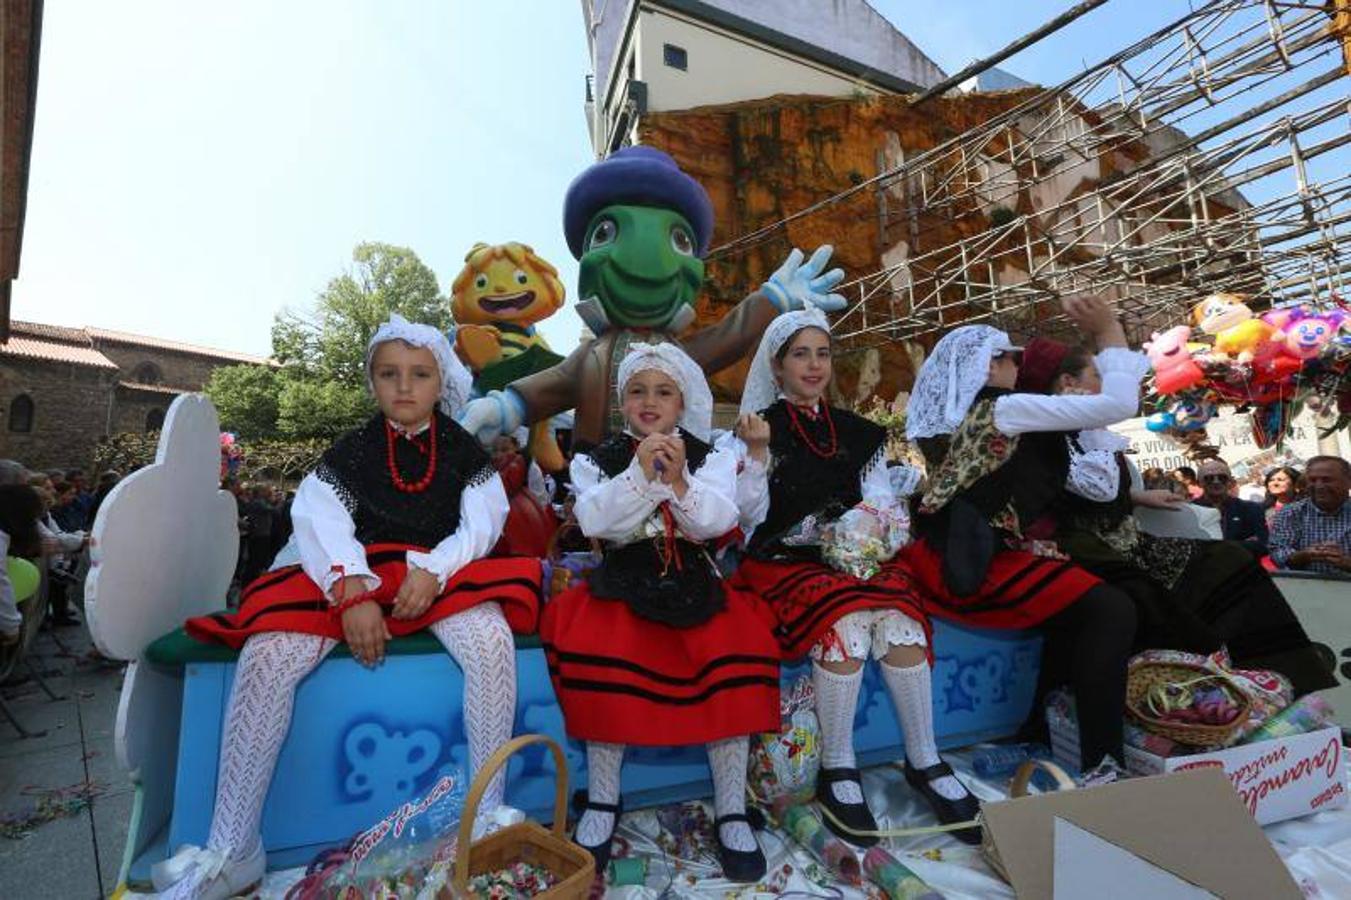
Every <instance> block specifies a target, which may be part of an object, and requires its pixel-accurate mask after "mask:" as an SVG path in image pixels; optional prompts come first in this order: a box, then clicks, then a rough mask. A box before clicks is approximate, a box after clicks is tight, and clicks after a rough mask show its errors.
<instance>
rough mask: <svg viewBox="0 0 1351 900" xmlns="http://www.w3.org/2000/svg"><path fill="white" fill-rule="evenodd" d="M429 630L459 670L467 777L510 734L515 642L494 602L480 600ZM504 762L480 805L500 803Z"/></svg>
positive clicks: (513, 715)
mask: <svg viewBox="0 0 1351 900" xmlns="http://www.w3.org/2000/svg"><path fill="white" fill-rule="evenodd" d="M431 632H432V634H434V635H436V639H437V640H439V641H440V642H441V643H442V644H443V645H444V646H445V648H446V650H447V651H449V652H450V655H451V657H452V658H453V659H454V660H455V662H456V663H458V664H459V666H460V669H461V670H462V671H463V672H464V730H465V732H466V734H467V735H468V738H469V764H470V767H471V769H472V771H471V772H470V773H469V777H470V778H473V777H474V776H475V775H476V774H478V770H479V768H480V767H481V766H482V765H483V764H484V763H485V762H486V761H487V759H488V757H489V756H492V755H493V752H494V751H496V750H497V748H498V747H501V746H502V745H503V744H505V743H506V742H507V741H509V740H511V732H512V728H513V726H514V724H515V720H516V643H515V641H514V640H513V639H512V636H511V627H510V626H509V625H507V620H506V618H505V617H504V616H503V615H502V608H501V607H500V606H498V605H497V604H496V603H491V602H489V603H480V604H479V605H478V606H474V607H471V608H469V609H466V610H465V611H464V612H461V613H456V614H455V615H453V616H448V617H447V618H444V619H441V620H440V621H438V622H435V623H433V624H432V626H431ZM506 774H507V773H506V768H505V767H503V769H502V770H501V771H499V772H498V773H497V775H496V776H495V777H494V778H493V780H492V782H491V783H490V784H489V785H488V790H487V791H485V792H484V794H483V801H482V802H481V803H480V805H479V808H480V809H481V810H483V811H485V812H487V811H489V810H492V809H493V808H495V807H497V806H499V805H501V803H502V795H503V791H504V788H505V785H506Z"/></svg>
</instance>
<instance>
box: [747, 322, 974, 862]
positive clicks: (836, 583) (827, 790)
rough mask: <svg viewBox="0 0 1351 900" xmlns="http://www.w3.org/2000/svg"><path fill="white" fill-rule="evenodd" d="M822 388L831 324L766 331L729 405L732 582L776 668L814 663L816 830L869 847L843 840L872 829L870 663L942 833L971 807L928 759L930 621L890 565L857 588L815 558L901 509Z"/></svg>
mask: <svg viewBox="0 0 1351 900" xmlns="http://www.w3.org/2000/svg"><path fill="white" fill-rule="evenodd" d="M830 377H831V360H830V326H829V325H828V324H827V322H826V318H825V316H824V315H823V314H822V313H821V312H820V311H819V310H807V311H803V312H790V313H785V314H784V315H781V316H779V317H778V318H776V319H775V320H774V321H773V322H772V323H770V326H769V328H768V329H767V330H766V331H765V336H764V338H763V339H762V340H761V342H760V347H759V349H758V350H757V351H756V354H755V359H754V360H753V361H752V363H751V368H750V372H749V373H748V375H747V377H746V387H745V391H744V393H743V395H742V400H741V413H742V418H741V421H740V422H739V423H738V431H739V432H740V433H741V435H742V436H743V438H744V439H745V440H746V442H747V443H748V444H749V445H750V449H749V451H748V454H747V460H746V464H745V467H744V468H743V471H742V475H741V479H740V482H741V483H740V485H739V497H738V500H739V504H740V507H741V527H742V531H743V532H745V533H746V534H748V536H749V538H748V542H747V556H746V558H745V559H744V560H743V561H742V563H741V566H740V568H739V569H738V570H737V574H736V579H737V580H738V582H739V583H741V584H744V585H745V586H746V587H747V588H748V589H749V590H752V591H754V592H755V593H757V594H758V595H759V596H760V597H762V598H763V599H764V600H765V602H766V603H767V605H768V606H769V607H770V608H771V609H773V611H774V613H775V615H776V617H777V620H778V623H779V625H778V629H777V631H778V636H779V642H780V645H781V648H782V651H783V654H784V658H785V659H800V658H802V657H803V656H810V657H811V659H812V680H813V684H814V686H815V689H816V713H817V718H818V719H819V720H820V723H821V771H820V774H819V775H818V777H817V787H816V795H817V800H818V802H820V803H821V804H822V805H823V806H824V807H825V808H826V809H828V810H829V811H830V812H831V814H832V817H833V818H832V817H827V819H826V824H827V826H828V827H830V828H832V829H834V830H836V831H837V833H838V834H839V835H840V836H841V837H842V838H844V839H845V840H847V841H850V842H851V843H854V844H857V845H859V846H869V845H871V844H875V843H876V842H877V838H876V837H872V836H867V835H865V836H860V835H859V834H856V833H855V832H873V831H876V830H877V822H876V820H875V819H874V817H873V814H872V812H871V810H869V808H868V805H867V803H866V802H865V800H864V797H863V790H862V784H861V782H860V777H859V771H858V767H857V762H856V760H855V757H854V713H855V710H856V707H857V705H858V693H859V687H860V685H861V684H862V681H863V666H864V664H865V662H866V661H867V660H868V658H869V657H872V658H873V659H875V660H877V664H878V669H879V671H880V673H881V675H882V679H883V681H884V682H885V683H886V685H887V689H888V691H889V692H890V694H891V698H892V701H893V703H894V705H895V708H896V714H897V717H898V718H899V719H900V721H901V727H902V729H903V731H904V732H905V747H906V760H907V764H906V777H907V779H908V780H909V781H910V783H911V784H912V785H914V787H915V789H916V790H917V791H919V792H920V793H921V794H922V795H923V796H924V797H925V799H926V800H927V801H928V802H929V804H930V805H931V806H932V807H933V809H934V812H935V814H936V815H937V816H938V817H939V819H941V820H942V821H944V822H961V821H969V820H971V819H972V818H974V817H975V814H976V812H977V808H978V806H977V803H976V800H975V798H973V797H972V796H971V794H970V793H969V792H968V791H967V790H966V787H965V786H964V785H963V784H962V783H961V782H960V781H958V780H957V778H956V776H954V775H953V773H952V770H951V769H950V768H949V767H948V766H947V764H946V763H944V762H943V760H942V759H941V758H940V757H939V755H938V749H937V746H936V744H935V741H934V730H933V700H932V683H931V674H930V670H929V665H930V662H931V659H932V655H931V653H930V646H929V637H930V630H929V619H928V616H927V615H925V613H924V608H923V606H924V604H923V601H922V599H921V598H920V596H919V594H918V593H917V592H916V590H915V587H914V585H913V583H912V581H911V578H910V574H909V572H908V571H907V570H906V567H905V565H904V564H903V563H901V562H899V561H897V560H896V559H894V558H893V559H888V560H886V561H884V562H882V563H881V568H880V571H878V572H877V573H876V574H875V575H873V577H871V578H869V579H867V580H862V579H860V578H858V577H855V576H854V575H853V574H851V573H849V572H845V571H838V570H837V569H835V568H832V567H831V566H829V565H827V563H826V560H825V558H824V554H825V551H824V549H823V545H822V541H821V536H820V528H821V526H824V525H828V524H829V523H831V522H832V521H833V520H836V519H838V518H839V517H840V516H841V515H843V514H844V513H846V512H848V511H850V510H853V509H860V508H861V509H865V510H869V511H871V512H873V513H874V514H875V515H876V516H877V517H878V519H879V520H880V521H883V522H885V521H889V520H895V519H898V518H899V515H898V510H899V509H900V508H902V507H903V504H904V503H905V499H904V498H902V497H898V496H897V495H896V492H895V490H894V489H893V487H892V481H891V478H890V476H889V473H888V471H887V466H886V430H885V429H884V428H882V427H881V426H880V425H877V424H875V423H873V422H869V421H868V420H867V419H864V418H862V417H861V416H857V415H854V414H853V413H850V412H848V411H846V410H842V409H835V408H833V407H831V406H830V405H829V404H828V403H827V402H826V399H825V395H826V390H827V388H828V386H829V384H830ZM766 431H767V432H768V433H767V434H766ZM766 439H767V444H766ZM886 549H887V550H890V552H891V553H893V554H894V553H895V549H896V548H895V547H887V548H886ZM836 820H838V821H839V822H841V823H843V824H844V825H845V826H846V828H837V826H836V824H835V821H836ZM977 835H978V832H975V831H974V830H970V831H962V832H959V836H961V837H962V838H963V839H970V838H973V837H974V838H975V839H976V840H979V838H978V836H977Z"/></svg>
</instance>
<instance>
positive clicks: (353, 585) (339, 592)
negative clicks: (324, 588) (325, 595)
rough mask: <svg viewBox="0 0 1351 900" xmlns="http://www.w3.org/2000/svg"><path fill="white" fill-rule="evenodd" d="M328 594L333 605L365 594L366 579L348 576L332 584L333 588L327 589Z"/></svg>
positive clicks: (358, 576)
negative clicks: (331, 598)
mask: <svg viewBox="0 0 1351 900" xmlns="http://www.w3.org/2000/svg"><path fill="white" fill-rule="evenodd" d="M328 592H329V594H330V595H332V597H333V602H334V603H341V602H342V601H344V600H349V599H351V598H352V597H357V596H360V595H361V594H364V593H366V579H365V578H363V577H362V576H360V575H348V576H347V577H346V578H339V579H338V580H337V581H335V582H333V586H332V587H330V588H329V589H328Z"/></svg>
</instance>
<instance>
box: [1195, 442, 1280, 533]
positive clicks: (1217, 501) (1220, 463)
mask: <svg viewBox="0 0 1351 900" xmlns="http://www.w3.org/2000/svg"><path fill="white" fill-rule="evenodd" d="M1197 473H1198V477H1199V480H1200V482H1201V490H1202V491H1203V493H1202V495H1201V497H1200V499H1198V500H1197V501H1196V502H1197V503H1198V504H1199V505H1201V506H1209V507H1213V508H1214V509H1217V510H1219V512H1220V530H1221V531H1222V532H1223V534H1224V539H1225V540H1226V541H1239V542H1240V543H1242V544H1243V546H1245V547H1247V548H1248V549H1249V550H1251V551H1252V552H1253V555H1254V556H1266V554H1267V538H1268V535H1267V521H1266V514H1265V513H1264V512H1263V511H1262V504H1260V503H1252V502H1250V501H1248V500H1240V499H1238V498H1237V497H1235V496H1234V491H1235V488H1236V485H1235V482H1234V476H1233V475H1232V474H1230V472H1229V466H1228V464H1226V463H1225V461H1224V460H1222V459H1208V460H1206V461H1205V462H1203V463H1201V466H1200V468H1199V469H1198V470H1197Z"/></svg>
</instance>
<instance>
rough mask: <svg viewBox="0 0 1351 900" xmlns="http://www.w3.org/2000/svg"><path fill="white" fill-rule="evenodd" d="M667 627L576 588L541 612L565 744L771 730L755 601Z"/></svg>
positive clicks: (772, 709) (674, 740) (684, 740)
mask: <svg viewBox="0 0 1351 900" xmlns="http://www.w3.org/2000/svg"><path fill="white" fill-rule="evenodd" d="M724 593H725V594H726V598H727V605H726V606H725V607H724V608H723V609H722V610H721V611H720V612H718V613H717V614H716V615H714V616H713V617H712V618H711V619H709V620H708V621H707V622H704V623H703V624H701V625H695V626H693V627H690V628H676V627H674V626H671V625H664V624H662V623H660V622H654V621H652V620H650V619H644V618H642V617H641V616H639V615H637V614H635V613H634V612H632V611H631V610H630V609H629V606H628V604H626V603H624V602H623V601H622V600H608V599H605V598H603V597H595V596H593V595H592V594H591V588H590V586H589V585H587V584H586V582H585V581H583V582H582V583H581V584H579V585H577V586H576V587H574V588H572V589H571V590H569V591H567V592H566V593H564V594H562V595H561V596H559V597H558V598H557V599H555V600H553V601H551V602H550V603H549V604H548V605H547V606H546V607H545V608H544V616H543V619H542V621H541V623H540V638H541V639H542V641H543V643H544V652H545V655H546V657H547V658H548V661H549V675H550V677H551V678H552V680H553V684H554V692H555V693H556V694H557V695H558V703H559V705H560V706H561V707H562V709H563V723H564V726H565V727H566V728H567V732H568V734H569V735H571V736H572V737H574V738H578V739H580V740H586V741H604V742H607V743H614V744H638V745H644V746H656V747H673V746H680V745H683V744H706V743H708V742H710V741H717V740H722V739H723V738H729V737H735V736H737V735H743V734H755V733H757V732H761V731H777V730H778V729H779V651H778V646H777V644H776V643H775V641H774V634H773V625H774V623H773V621H772V620H771V619H770V617H769V616H768V615H766V614H765V611H764V610H763V608H762V607H761V605H760V604H759V602H758V601H757V600H756V598H755V597H753V596H751V595H749V594H745V593H743V592H741V591H738V590H736V589H734V588H732V587H731V586H729V585H727V584H726V583H724Z"/></svg>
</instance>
